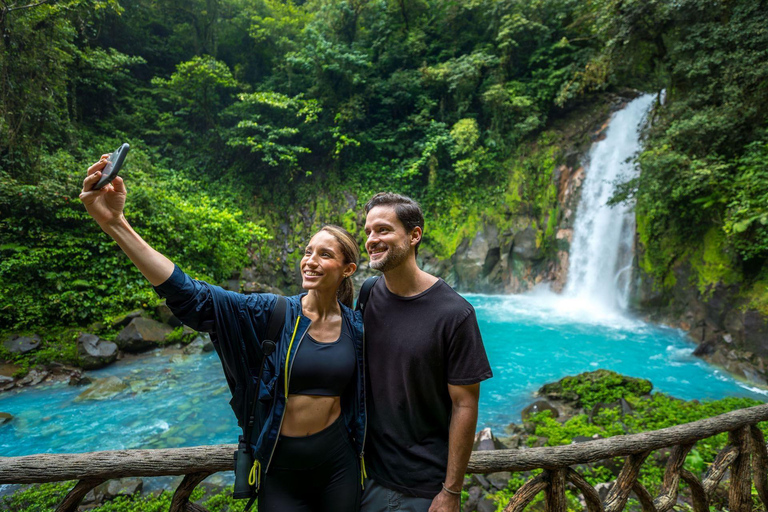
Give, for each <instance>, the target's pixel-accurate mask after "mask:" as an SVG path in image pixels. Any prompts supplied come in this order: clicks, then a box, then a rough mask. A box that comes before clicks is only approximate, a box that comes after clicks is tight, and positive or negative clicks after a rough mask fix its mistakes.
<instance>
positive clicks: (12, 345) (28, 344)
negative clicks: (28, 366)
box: [3, 334, 41, 354]
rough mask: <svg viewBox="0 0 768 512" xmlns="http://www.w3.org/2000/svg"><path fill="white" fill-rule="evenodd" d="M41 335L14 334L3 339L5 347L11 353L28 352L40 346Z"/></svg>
mask: <svg viewBox="0 0 768 512" xmlns="http://www.w3.org/2000/svg"><path fill="white" fill-rule="evenodd" d="M40 341H41V340H40V336H38V335H37V334H33V335H31V336H17V335H13V336H11V337H10V338H8V339H6V340H5V341H3V348H5V350H7V351H8V352H10V353H11V354H27V353H29V352H32V351H33V350H36V349H37V348H38V347H39V346H40Z"/></svg>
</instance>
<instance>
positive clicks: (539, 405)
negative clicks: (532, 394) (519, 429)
mask: <svg viewBox="0 0 768 512" xmlns="http://www.w3.org/2000/svg"><path fill="white" fill-rule="evenodd" d="M544 411H549V412H550V413H551V417H552V418H559V417H560V412H559V411H558V410H557V408H556V407H555V406H554V405H552V404H551V403H549V402H547V401H546V400H536V401H535V402H533V403H532V404H531V405H529V406H528V407H526V408H525V409H523V412H521V413H520V416H522V418H523V421H525V420H527V419H528V418H530V417H531V415H533V414H535V413H538V412H544Z"/></svg>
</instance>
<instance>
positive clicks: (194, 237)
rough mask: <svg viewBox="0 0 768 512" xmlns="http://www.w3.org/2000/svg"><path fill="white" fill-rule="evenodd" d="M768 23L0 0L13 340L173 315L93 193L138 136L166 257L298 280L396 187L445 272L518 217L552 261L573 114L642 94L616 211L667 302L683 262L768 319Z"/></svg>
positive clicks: (354, 5) (674, 5)
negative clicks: (87, 195) (154, 310)
mask: <svg viewBox="0 0 768 512" xmlns="http://www.w3.org/2000/svg"><path fill="white" fill-rule="evenodd" d="M767 27H768V2H766V1H765V0H710V1H706V2H702V1H700V0H533V1H529V0H463V1H460V0H348V1H331V0H309V1H306V2H301V1H295V2H292V1H278V0H189V1H183V2H182V1H179V0H121V1H117V0H104V1H102V0H66V1H53V0H52V1H46V0H43V1H39V2H35V1H31V0H24V1H15V2H13V1H8V0H2V1H0V32H1V34H0V65H1V70H0V331H5V332H10V331H16V332H18V331H24V330H34V329H37V330H40V329H41V328H55V327H60V326H85V325H88V324H90V323H92V322H94V321H102V320H104V319H109V318H110V317H111V316H114V315H116V314H118V313H120V312H122V311H126V310H129V309H131V308H135V307H140V306H141V305H146V304H147V303H151V302H153V301H156V296H155V295H154V293H153V291H152V290H151V288H150V287H149V286H148V285H147V284H146V283H145V281H144V280H143V278H142V277H141V275H140V274H139V273H138V272H137V271H136V270H135V269H134V268H133V267H132V266H131V265H130V262H129V261H128V260H127V258H125V257H124V256H123V255H122V254H121V253H120V252H119V249H118V248H117V247H116V246H115V244H114V243H113V242H112V241H111V240H109V239H108V238H107V237H106V236H105V235H103V233H101V232H100V230H99V228H98V226H97V225H96V224H95V223H93V222H92V221H90V219H89V218H88V217H87V215H86V214H85V211H84V209H83V207H82V205H80V204H79V201H78V198H77V196H78V193H79V190H80V184H81V182H82V178H83V177H84V173H85V169H86V168H87V167H88V165H90V163H92V162H94V161H96V160H97V159H98V157H99V156H100V155H101V154H103V153H106V152H109V151H111V150H113V149H114V148H116V147H117V146H118V145H119V144H120V143H122V142H129V143H130V144H131V145H132V150H131V154H130V155H129V157H128V161H127V163H126V167H125V169H124V171H123V175H124V176H125V179H126V184H127V187H128V189H129V199H128V201H129V204H128V210H127V216H128V217H129V219H130V221H131V222H132V224H133V225H134V226H135V227H136V228H137V230H138V231H139V232H140V233H141V234H142V235H143V236H144V237H145V238H146V239H147V240H148V241H149V242H150V243H152V244H153V245H154V246H156V247H157V248H158V249H159V250H161V251H162V252H165V253H166V254H168V255H169V256H170V257H171V258H172V259H174V261H176V262H177V263H178V264H179V265H180V266H182V267H184V268H185V269H186V270H187V271H189V272H190V273H192V274H194V275H195V276H197V277H201V278H205V279H210V280H214V281H215V282H221V281H223V280H225V279H227V278H228V277H230V275H231V274H232V272H233V271H237V270H239V269H241V268H242V267H244V266H253V267H254V268H256V269H257V270H258V271H259V272H261V274H262V275H264V276H272V280H273V281H274V283H272V284H274V285H276V286H281V287H282V286H288V287H289V286H290V284H291V283H290V282H289V281H287V280H286V278H285V277H284V276H285V275H289V274H290V273H291V272H292V270H293V267H294V265H295V263H296V261H297V259H298V258H297V253H296V252H294V251H293V250H294V249H295V248H296V247H299V246H300V244H301V243H303V240H304V237H306V236H307V235H308V234H309V233H310V229H311V228H312V227H317V226H318V225H319V224H320V223H322V222H334V223H338V224H341V225H343V226H345V227H347V228H348V229H350V230H352V231H353V232H355V233H357V234H359V235H360V234H361V215H360V213H361V212H360V210H361V209H362V204H363V203H364V201H365V199H366V198H367V197H368V196H370V195H371V194H372V193H374V192H377V191H379V190H382V189H389V190H394V191H398V192H401V193H406V194H409V195H411V196H413V197H415V198H416V199H418V200H419V201H421V203H422V204H423V206H424V207H425V210H426V212H427V215H428V219H429V224H428V229H427V233H426V237H425V245H426V248H427V249H428V251H429V252H431V254H434V255H435V256H436V257H437V258H442V259H445V258H450V257H451V255H452V254H453V253H454V251H455V250H456V248H457V246H458V245H459V243H460V242H461V241H462V239H464V238H466V237H470V238H471V236H472V233H473V230H476V229H477V227H478V225H479V224H480V223H481V222H483V221H484V219H493V221H494V222H496V223H497V224H500V225H505V223H506V225H511V224H513V223H514V222H515V219H516V218H518V217H520V216H525V217H526V218H528V219H531V220H532V221H531V222H532V224H531V225H532V227H533V229H534V230H535V232H536V246H537V247H540V248H541V250H542V251H544V252H545V253H547V252H549V253H551V252H552V251H554V250H555V248H556V240H555V234H554V230H555V226H556V224H557V222H558V216H559V215H561V214H562V212H560V211H559V209H558V206H557V201H556V195H557V186H556V185H557V183H556V179H555V176H554V174H553V173H554V170H555V168H556V166H557V165H559V164H560V163H563V162H564V161H565V160H566V159H567V158H568V154H567V152H566V151H564V150H563V149H562V145H561V144H560V143H561V142H562V138H563V137H564V135H563V133H565V131H567V130H565V131H564V130H558V129H557V127H558V123H559V122H562V121H563V120H566V119H568V118H569V116H572V115H574V113H578V112H582V111H589V110H590V109H592V110H595V109H600V108H602V107H601V105H603V103H604V98H605V97H606V95H609V94H619V95H621V94H632V93H631V92H628V91H630V90H633V91H642V92H652V93H655V94H657V95H658V103H657V105H656V107H655V109H654V111H653V113H652V120H651V123H650V126H649V128H648V129H647V130H646V136H645V143H644V145H645V149H644V151H643V152H642V153H641V154H640V155H639V156H638V162H639V165H640V168H641V174H640V177H639V178H638V179H636V180H633V181H631V182H629V183H625V184H623V185H622V187H621V192H620V194H619V195H617V196H616V197H615V198H614V200H615V201H633V202H634V203H635V204H636V212H637V218H638V235H639V239H640V241H641V243H642V247H643V248H644V251H643V254H642V259H641V262H640V266H641V268H642V269H643V271H644V272H646V273H647V274H648V275H649V276H651V277H652V278H653V279H654V283H655V286H657V287H660V288H662V289H663V288H664V287H665V286H667V287H669V286H673V285H674V280H675V275H674V273H673V272H672V268H673V266H674V265H675V264H676V262H679V261H680V260H684V259H690V260H691V261H692V262H693V268H694V269H695V275H694V276H693V278H692V279H693V281H692V286H699V287H700V288H701V290H702V292H706V290H707V287H708V286H710V285H711V284H713V283H718V282H724V283H726V284H738V285H739V287H740V288H739V289H740V290H741V291H740V293H741V294H742V295H743V296H744V297H746V298H747V300H748V303H749V304H750V306H751V307H754V308H758V309H762V310H764V311H766V312H768V270H766V266H765V262H766V258H768V28H767ZM586 142H588V140H587V141H586ZM360 239H361V240H362V236H360ZM697 262H698V264H697ZM278 275H281V276H283V277H280V278H278V277H275V276H278Z"/></svg>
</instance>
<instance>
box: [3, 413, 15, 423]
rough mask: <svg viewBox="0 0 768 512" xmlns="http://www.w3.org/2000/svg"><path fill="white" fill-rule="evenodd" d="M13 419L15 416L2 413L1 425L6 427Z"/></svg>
mask: <svg viewBox="0 0 768 512" xmlns="http://www.w3.org/2000/svg"><path fill="white" fill-rule="evenodd" d="M12 419H13V415H12V414H11V413H8V412H0V425H5V424H6V423H9V422H10V421H11V420H12Z"/></svg>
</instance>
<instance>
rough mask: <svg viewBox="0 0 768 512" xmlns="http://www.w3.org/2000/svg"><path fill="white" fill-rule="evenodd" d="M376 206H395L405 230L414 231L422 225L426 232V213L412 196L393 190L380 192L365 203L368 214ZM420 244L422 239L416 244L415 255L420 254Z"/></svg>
mask: <svg viewBox="0 0 768 512" xmlns="http://www.w3.org/2000/svg"><path fill="white" fill-rule="evenodd" d="M376 206H391V207H393V208H394V209H395V215H397V220H399V221H400V223H401V224H402V225H403V226H405V230H406V231H407V232H408V233H410V232H411V231H413V228H415V227H420V228H421V231H422V233H423V232H424V213H422V211H421V206H419V203H417V202H416V201H414V200H413V199H411V198H410V197H407V196H401V195H400V194H393V193H392V192H379V193H378V194H376V195H375V196H373V197H372V198H371V199H369V200H368V202H367V203H365V213H366V215H367V214H368V212H370V211H371V210H372V209H373V208H375V207H376ZM419 244H421V240H419V241H418V243H416V245H415V246H414V249H415V255H417V256H418V254H419Z"/></svg>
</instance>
